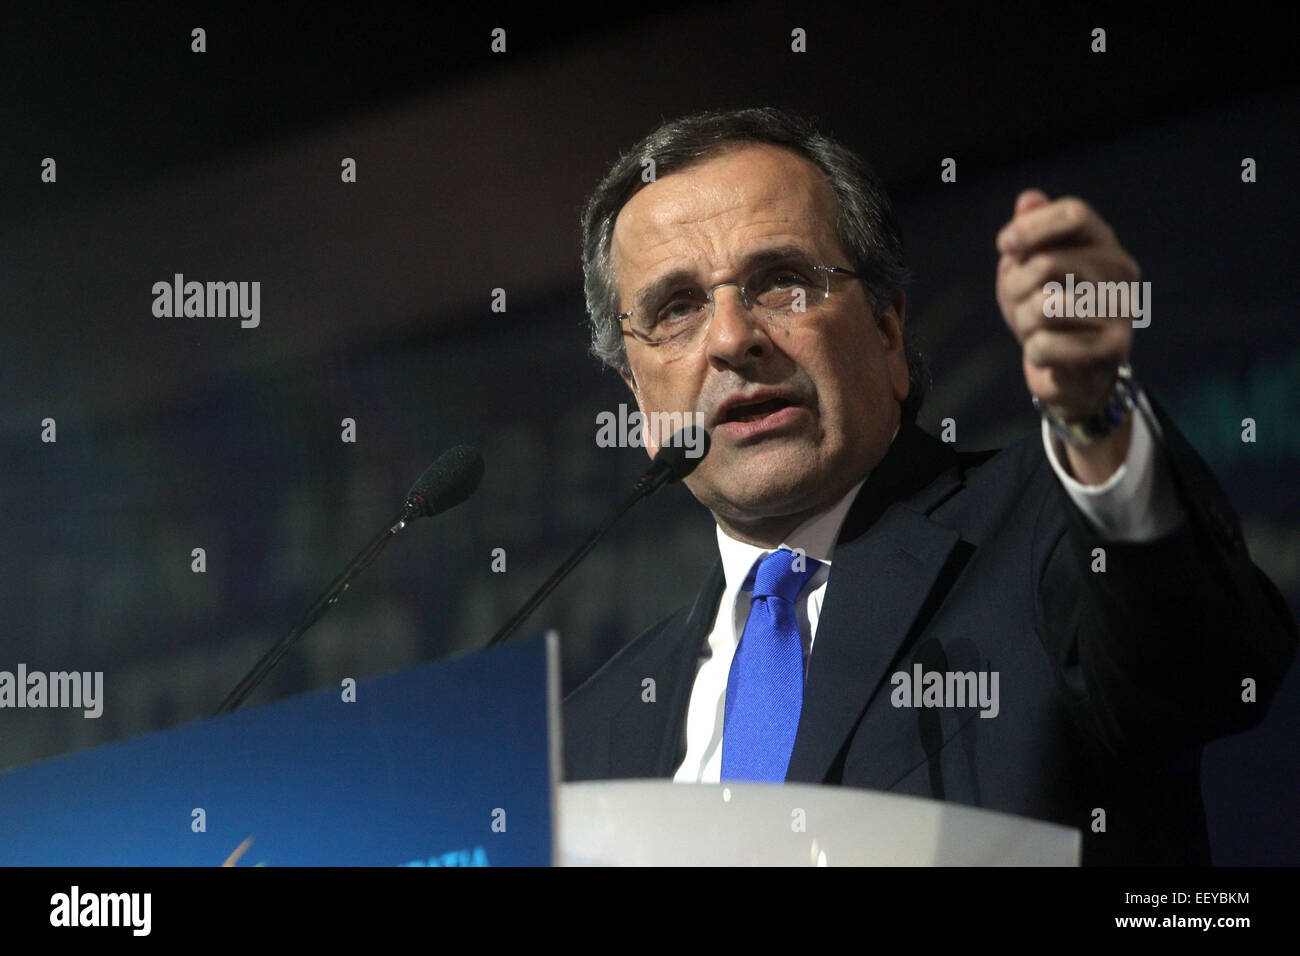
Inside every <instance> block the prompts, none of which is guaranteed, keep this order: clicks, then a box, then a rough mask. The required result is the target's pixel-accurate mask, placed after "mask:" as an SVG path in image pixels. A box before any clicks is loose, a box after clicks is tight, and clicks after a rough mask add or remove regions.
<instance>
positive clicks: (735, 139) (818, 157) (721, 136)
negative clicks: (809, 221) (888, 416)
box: [582, 107, 930, 421]
mask: <svg viewBox="0 0 1300 956" xmlns="http://www.w3.org/2000/svg"><path fill="white" fill-rule="evenodd" d="M745 143H768V144H772V145H775V146H783V147H785V148H787V149H791V150H794V151H795V152H797V153H799V154H800V155H802V156H804V157H805V158H807V159H808V160H810V161H811V162H812V163H813V164H814V165H816V166H817V168H818V169H820V170H821V171H822V173H823V174H825V176H826V178H827V181H828V182H829V184H830V186H831V189H832V190H833V191H834V193H835V198H836V202H837V204H838V206H839V215H838V217H837V221H836V235H837V238H838V239H839V242H840V245H841V246H843V247H844V249H845V250H846V251H847V252H848V255H849V258H850V260H851V261H850V263H849V266H850V268H852V269H853V270H854V271H855V272H859V273H861V274H862V276H863V277H864V280H865V286H866V289H867V297H868V299H869V300H870V302H871V306H872V309H873V310H874V312H875V314H876V316H877V318H878V317H879V316H880V314H881V313H882V312H883V311H884V310H885V309H886V308H888V307H889V305H890V304H891V303H892V302H893V299H894V296H895V294H896V293H898V292H899V291H902V290H903V289H904V288H905V287H906V285H907V283H908V281H909V279H910V278H911V276H910V273H909V272H908V269H907V265H906V262H905V260H904V257H903V234H902V229H901V227H900V226H899V223H898V217H897V215H896V214H895V213H894V207H893V204H892V203H891V202H890V200H889V195H888V194H887V193H886V192H885V188H884V185H883V184H882V183H881V181H880V179H879V177H878V176H877V175H876V173H875V171H874V170H872V169H871V167H870V166H869V165H868V164H867V163H866V162H865V161H864V160H863V159H862V158H861V157H859V156H858V155H857V154H856V153H854V152H853V151H852V150H850V149H848V148H847V147H846V146H844V145H843V144H841V143H839V142H836V141H835V140H833V139H831V138H830V137H828V136H824V135H823V134H821V133H819V132H818V131H817V130H816V129H815V128H814V127H813V125H812V123H811V122H809V121H808V120H807V119H805V118H803V117H801V116H797V115H794V114H791V113H787V112H784V111H782V110H778V109H775V108H772V107H763V108H755V109H742V110H730V111H709V112H704V113H696V114H694V115H692V116H686V117H683V118H682V119H677V120H673V121H672V122H669V123H665V124H664V125H662V126H660V127H659V128H658V129H656V130H655V131H654V132H652V133H651V134H650V135H649V136H647V137H645V139H643V140H641V141H640V142H639V143H637V144H636V145H635V146H633V147H632V150H631V152H628V153H626V154H624V155H623V156H621V157H619V159H618V161H617V162H615V163H614V165H613V166H612V167H611V168H610V170H609V172H608V173H606V174H605V178H604V179H602V180H601V181H600V184H599V185H598V186H597V187H596V189H595V191H594V192H593V193H592V194H591V197H590V198H589V199H588V200H587V205H586V207H585V208H584V209H583V213H582V275H583V286H584V290H585V293H586V298H587V316H588V321H589V323H590V326H591V353H592V354H593V355H594V356H596V358H598V359H600V360H601V362H603V363H604V364H605V365H607V366H610V367H612V368H614V369H617V370H618V371H620V372H628V371H630V369H629V366H628V361H627V350H626V348H625V347H624V344H623V333H622V329H621V327H620V325H619V322H618V320H617V319H616V318H615V315H616V314H617V313H618V288H617V284H616V282H615V279H614V270H613V264H612V263H611V261H610V243H611V241H612V239H613V235H614V220H615V219H617V218H618V214H619V212H620V211H621V210H622V208H623V206H624V205H625V204H626V203H627V202H628V200H630V199H631V198H632V197H633V196H634V195H636V193H637V192H639V191H640V190H641V189H642V188H643V187H644V186H645V185H646V181H645V180H644V179H643V178H642V171H643V170H644V169H646V168H647V167H649V166H650V163H651V162H653V164H654V165H653V169H654V176H655V178H658V177H660V176H666V175H668V174H669V173H672V172H677V171H679V170H682V169H685V168H687V167H689V166H693V165H695V164H697V163H700V162H703V161H704V160H706V159H710V158H712V157H714V156H716V155H718V154H720V153H722V152H725V151H727V150H729V149H732V148H734V147H736V146H741V145H744V144H745ZM903 342H904V351H905V353H906V356H907V378H908V386H909V388H908V395H907V398H906V399H905V400H904V401H903V404H902V410H903V418H904V420H905V421H914V420H915V419H916V413H917V412H918V411H919V410H920V408H921V404H922V402H923V401H924V400H925V393H926V392H927V391H928V390H929V385H930V377H929V371H928V369H927V368H926V363H925V359H924V357H923V356H922V355H921V353H920V351H919V350H918V349H917V348H916V346H915V343H914V341H913V340H912V338H911V335H910V333H909V332H908V331H906V330H905V331H904V335H903Z"/></svg>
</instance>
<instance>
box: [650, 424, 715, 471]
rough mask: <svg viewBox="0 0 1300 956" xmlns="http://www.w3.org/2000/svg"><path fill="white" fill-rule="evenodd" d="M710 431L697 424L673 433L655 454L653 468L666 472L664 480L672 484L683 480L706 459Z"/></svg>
mask: <svg viewBox="0 0 1300 956" xmlns="http://www.w3.org/2000/svg"><path fill="white" fill-rule="evenodd" d="M709 441H710V439H709V433H708V432H707V431H705V430H704V429H703V428H700V427H698V426H695V425H691V426H688V427H686V428H683V429H682V430H681V431H679V432H678V433H677V434H675V435H673V437H672V438H670V439H669V440H668V441H667V442H666V443H665V444H664V445H663V446H662V447H661V448H660V449H659V453H658V454H657V455H655V457H654V462H653V466H652V467H653V468H654V470H655V471H657V472H659V473H661V474H664V481H665V482H666V483H668V484H671V483H672V482H674V481H681V480H682V479H683V478H685V477H686V476H687V475H689V474H690V473H691V472H693V471H694V470H695V469H696V468H697V467H699V464H700V462H702V461H703V460H704V456H705V455H707V454H708V453H709Z"/></svg>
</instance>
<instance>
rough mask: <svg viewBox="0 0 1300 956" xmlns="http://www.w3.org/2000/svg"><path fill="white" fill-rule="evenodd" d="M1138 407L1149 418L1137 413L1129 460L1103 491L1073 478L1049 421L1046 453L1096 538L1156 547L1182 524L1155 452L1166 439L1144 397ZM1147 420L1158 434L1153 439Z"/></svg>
mask: <svg viewBox="0 0 1300 956" xmlns="http://www.w3.org/2000/svg"><path fill="white" fill-rule="evenodd" d="M1138 404H1139V406H1140V407H1141V409H1142V411H1143V412H1145V413H1146V414H1139V413H1138V411H1137V410H1134V412H1133V432H1132V437H1131V438H1130V439H1129V446H1128V455H1127V457H1126V458H1125V459H1124V463H1123V464H1122V465H1120V466H1119V468H1118V469H1117V470H1116V471H1115V474H1113V475H1111V476H1110V477H1109V478H1108V479H1106V481H1104V482H1103V483H1102V484H1100V485H1085V484H1082V483H1080V482H1079V481H1078V480H1077V479H1076V478H1074V476H1073V475H1071V474H1070V472H1069V466H1068V464H1066V458H1065V447H1064V445H1063V444H1062V443H1061V439H1059V438H1058V437H1057V436H1056V434H1055V433H1054V432H1053V431H1052V429H1051V426H1049V425H1048V424H1047V422H1046V421H1044V422H1043V423H1042V429H1043V448H1044V449H1045V451H1046V453H1047V460H1048V461H1049V462H1051V464H1052V470H1053V471H1055V472H1056V477H1057V478H1059V479H1060V481H1061V484H1062V485H1063V486H1064V487H1065V491H1066V493H1067V494H1068V495H1069V496H1070V500H1071V501H1073V502H1074V503H1075V505H1076V506H1077V507H1078V509H1079V510H1080V511H1082V512H1083V513H1084V515H1085V516H1086V517H1087V518H1088V520H1089V522H1090V523H1091V524H1092V526H1093V527H1094V528H1096V529H1097V532H1098V533H1099V534H1100V535H1101V536H1102V537H1103V538H1106V539H1108V540H1112V541H1135V542H1136V541H1154V540H1155V539H1156V538H1160V537H1163V536H1164V535H1166V534H1168V533H1169V532H1171V531H1173V530H1174V529H1175V528H1176V527H1178V524H1179V523H1180V522H1181V521H1182V520H1183V508H1182V505H1180V504H1179V502H1178V494H1177V492H1175V491H1174V487H1173V482H1172V481H1171V480H1170V478H1169V468H1168V465H1167V464H1166V463H1165V461H1164V459H1163V457H1162V456H1161V455H1160V454H1158V452H1157V448H1156V441H1157V440H1158V439H1159V438H1160V437H1161V436H1160V423H1159V422H1157V421H1156V418H1155V413H1154V412H1153V411H1152V410H1151V404H1150V402H1148V401H1147V397H1146V395H1145V394H1141V395H1139V396H1138ZM1148 417H1149V420H1150V422H1151V425H1152V426H1154V428H1155V429H1156V435H1154V436H1153V435H1152V434H1151V426H1148V424H1147V421H1148Z"/></svg>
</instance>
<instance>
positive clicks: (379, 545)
mask: <svg viewBox="0 0 1300 956" xmlns="http://www.w3.org/2000/svg"><path fill="white" fill-rule="evenodd" d="M482 479H483V456H482V455H480V454H479V453H478V451H477V449H474V448H470V447H469V446H468V445H457V446H456V447H455V448H453V449H451V450H450V451H447V452H445V453H444V454H443V455H442V456H441V457H440V458H439V459H438V460H437V461H435V462H434V463H433V464H432V465H430V466H429V467H428V468H427V469H425V472H424V474H422V475H421V476H420V478H419V480H418V481H416V483H415V484H414V485H412V486H411V490H410V491H409V492H407V494H406V502H405V503H404V504H403V505H402V510H401V511H399V512H398V513H397V516H396V517H395V518H394V519H393V520H392V521H390V522H388V524H387V526H386V527H385V528H384V529H383V530H382V531H380V532H379V533H378V534H377V535H375V536H374V537H373V538H371V539H370V543H369V544H367V545H366V546H365V547H364V548H362V549H361V552H360V553H359V554H358V555H357V556H356V557H355V558H353V559H352V561H351V562H350V563H349V564H348V566H347V567H346V568H344V569H343V571H342V573H340V574H339V576H338V577H336V578H335V579H334V581H333V583H332V584H330V586H329V587H328V588H326V589H325V593H324V594H322V595H321V596H320V597H318V598H317V599H316V603H315V604H313V605H312V606H311V608H310V609H309V610H308V611H307V613H306V614H304V615H303V616H302V619H301V620H299V621H298V623H297V624H295V625H294V626H293V627H292V628H291V629H290V630H289V633H287V634H285V635H284V637H282V638H280V640H279V641H278V642H277V643H276V644H275V646H274V647H272V648H271V649H270V650H269V651H267V652H266V653H265V654H264V655H262V659H261V660H259V661H258V662H257V664H255V665H254V667H253V669H252V670H251V671H249V672H248V673H247V674H245V675H244V679H243V680H241V681H240V682H239V683H238V684H237V685H236V686H235V689H234V690H232V691H231V692H230V693H229V694H228V695H227V696H226V699H225V700H224V701H222V702H221V706H220V707H218V708H217V710H216V713H215V714H213V716H214V717H215V716H219V715H220V714H227V713H230V711H232V710H234V709H235V708H237V707H238V706H239V705H240V704H241V703H243V701H244V698H245V697H247V696H248V695H249V694H250V693H251V692H252V691H253V689H254V688H255V687H257V685H258V684H260V683H262V681H263V680H264V679H265V678H266V675H267V674H269V673H271V670H272V668H274V667H275V665H276V664H278V663H279V662H280V658H282V657H284V655H285V653H286V652H287V651H288V650H289V647H290V646H291V645H292V644H293V642H294V641H296V640H297V639H298V638H299V637H301V636H302V635H303V633H304V632H305V631H306V630H307V628H309V627H311V626H312V625H313V624H315V623H316V622H317V621H319V620H320V619H321V618H322V617H324V616H325V612H326V611H328V610H329V609H330V608H332V607H333V606H334V603H335V602H336V601H337V600H338V599H339V598H340V597H341V596H342V595H343V592H344V591H346V590H347V589H348V585H350V584H351V583H352V579H353V578H355V577H356V576H357V575H359V574H360V573H361V572H362V571H364V570H365V569H366V568H368V567H370V565H371V564H372V563H373V562H374V560H375V558H377V557H379V553H380V552H381V551H383V550H384V548H385V547H386V546H387V544H388V542H389V541H391V540H392V539H393V538H394V537H395V536H396V535H397V533H398V532H399V531H401V530H402V529H403V528H405V527H406V526H407V525H408V524H410V523H411V522H412V521H414V520H416V519H417V518H426V517H432V516H433V515H436V514H441V513H442V512H444V511H446V510H448V509H449V508H454V507H456V505H458V504H460V503H461V502H463V501H464V500H465V499H467V498H468V497H469V496H470V495H472V494H473V493H474V490H475V489H476V488H477V487H478V485H479V482H480V481H482Z"/></svg>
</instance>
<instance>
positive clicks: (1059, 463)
mask: <svg viewBox="0 0 1300 956" xmlns="http://www.w3.org/2000/svg"><path fill="white" fill-rule="evenodd" d="M1138 403H1139V405H1140V407H1141V408H1142V410H1143V412H1144V413H1145V414H1136V413H1135V414H1134V416H1133V432H1132V437H1131V439H1130V441H1129V449H1128V455H1127V457H1126V458H1125V460H1124V463H1123V464H1122V465H1120V466H1119V468H1118V469H1117V470H1116V472H1115V474H1113V475H1111V476H1110V478H1109V479H1107V480H1106V481H1105V482H1104V483H1103V484H1100V485H1084V484H1081V483H1080V482H1078V481H1077V480H1075V478H1074V477H1073V475H1071V474H1070V472H1069V469H1068V465H1067V464H1065V452H1064V448H1063V446H1061V445H1060V439H1058V438H1057V437H1056V436H1055V435H1054V434H1053V432H1052V430H1051V428H1050V427H1049V426H1048V425H1047V423H1046V422H1043V426H1042V434H1043V447H1044V449H1045V451H1046V454H1047V460H1048V461H1049V462H1050V463H1051V465H1052V469H1053V470H1054V471H1055V472H1056V476H1057V478H1059V479H1060V481H1061V484H1062V485H1063V486H1064V487H1065V490H1066V492H1067V493H1068V494H1069V496H1070V498H1071V500H1072V501H1074V503H1075V505H1077V506H1078V508H1079V510H1080V511H1082V512H1083V513H1084V515H1086V516H1087V518H1088V519H1089V521H1091V522H1092V524H1093V526H1094V527H1096V528H1097V530H1098V533H1099V534H1100V535H1101V536H1102V537H1103V538H1105V539H1107V540H1111V541H1151V540H1154V539H1156V538H1159V537H1161V536H1163V535H1165V534H1167V533H1169V532H1170V531H1172V530H1173V529H1174V528H1175V527H1177V525H1178V523H1179V522H1180V521H1181V520H1182V517H1183V512H1182V508H1181V506H1180V505H1179V504H1178V497H1177V495H1176V493H1175V492H1174V489H1173V485H1172V483H1171V481H1170V478H1169V475H1168V473H1167V468H1166V466H1165V465H1164V463H1163V461H1162V460H1161V458H1160V456H1159V455H1157V454H1156V453H1155V438H1154V437H1153V436H1152V434H1151V428H1150V427H1149V426H1148V424H1147V418H1148V416H1149V417H1150V421H1151V423H1152V425H1154V426H1155V428H1156V429H1157V436H1156V437H1159V427H1160V426H1159V423H1158V422H1156V420H1155V414H1154V413H1153V412H1152V411H1151V405H1150V403H1149V402H1148V401H1147V399H1146V396H1145V395H1140V396H1139V398H1138ZM897 437H898V431H897V430H895V431H894V438H897ZM890 441H891V443H892V441H893V439H892V438H891V439H890ZM866 480H867V479H866V477H864V478H863V479H862V481H859V482H858V483H857V484H856V485H854V486H853V487H852V488H851V489H850V490H849V492H848V493H847V494H846V495H845V496H844V497H843V498H841V499H840V500H839V501H838V502H836V503H835V505H834V506H832V507H831V508H830V509H828V510H826V511H823V512H822V513H821V514H819V515H815V516H814V517H812V518H809V519H808V520H807V521H805V522H804V523H803V524H801V525H800V526H799V527H798V528H796V529H795V530H794V531H792V532H791V533H790V534H789V536H788V537H787V538H786V539H785V540H784V541H783V542H782V543H781V545H780V548H788V549H789V550H791V551H794V550H795V549H796V548H802V549H803V552H804V554H806V555H807V556H808V558H809V560H810V561H811V560H812V559H816V560H818V561H820V562H822V564H823V567H821V568H819V569H818V571H817V573H816V574H814V575H813V576H812V577H811V578H809V579H808V581H807V583H806V584H805V585H804V588H803V590H802V591H801V592H800V597H799V600H798V601H797V602H796V604H797V607H798V611H799V630H800V633H801V634H802V635H803V638H804V663H805V667H804V673H805V674H807V672H808V671H807V661H808V657H809V655H811V654H812V646H813V641H814V640H815V638H816V636H817V620H818V618H819V617H820V616H821V609H822V599H823V598H824V597H825V595H826V580H827V578H828V577H829V575H830V566H831V561H832V554H833V552H834V550H835V541H836V539H837V538H839V534H840V527H841V526H842V525H843V524H844V519H845V517H846V516H847V515H848V513H849V508H850V506H851V505H852V504H853V499H854V498H855V497H857V494H858V492H859V491H860V490H861V488H862V485H863V484H864V483H865V482H866ZM717 533H718V553H719V555H720V556H721V558H722V570H723V574H724V576H725V578H726V585H725V586H724V588H723V591H722V600H721V601H720V602H719V603H718V614H717V617H716V618H715V619H714V622H713V630H712V631H711V632H710V633H709V639H708V641H707V643H706V644H705V647H704V649H703V651H702V652H701V655H700V663H699V668H698V670H697V671H696V675H695V684H694V687H693V688H692V690H691V700H690V706H689V709H688V710H687V712H686V757H685V759H684V760H683V761H682V763H681V766H679V767H678V768H677V772H676V774H675V775H674V777H673V780H675V781H676V782H678V783H718V782H719V780H720V779H721V773H722V720H723V713H724V709H725V706H726V700H727V676H728V674H729V673H730V671H731V659H732V657H733V656H735V653H736V646H737V645H738V644H739V643H740V636H741V635H742V634H743V633H744V631H745V620H746V618H748V616H749V592H748V591H743V590H742V586H743V585H744V583H745V579H746V578H747V577H748V576H749V571H750V568H752V567H753V566H754V562H755V561H757V560H759V559H760V558H763V557H764V556H766V555H768V554H771V553H772V552H773V551H776V550H779V548H758V547H755V546H754V545H750V544H745V543H744V542H743V541H737V540H736V539H735V538H732V537H731V536H730V535H728V534H727V533H726V532H725V531H723V530H722V528H721V527H719V528H718V529H717ZM809 566H811V565H809Z"/></svg>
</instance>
